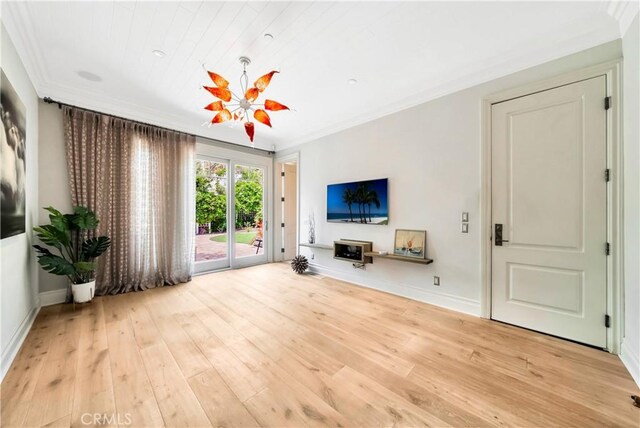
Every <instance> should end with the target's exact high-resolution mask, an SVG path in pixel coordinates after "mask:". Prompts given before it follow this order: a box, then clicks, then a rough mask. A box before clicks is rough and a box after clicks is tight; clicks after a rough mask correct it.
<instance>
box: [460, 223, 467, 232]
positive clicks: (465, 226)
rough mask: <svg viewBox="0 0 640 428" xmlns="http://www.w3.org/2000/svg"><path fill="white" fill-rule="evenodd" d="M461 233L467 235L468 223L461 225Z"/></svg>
mask: <svg viewBox="0 0 640 428" xmlns="http://www.w3.org/2000/svg"><path fill="white" fill-rule="evenodd" d="M461 232H462V233H469V223H462V229H461Z"/></svg>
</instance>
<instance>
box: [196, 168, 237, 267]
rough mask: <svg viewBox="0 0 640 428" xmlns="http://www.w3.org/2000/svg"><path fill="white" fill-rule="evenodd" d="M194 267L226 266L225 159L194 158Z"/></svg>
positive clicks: (228, 262) (228, 264)
mask: <svg viewBox="0 0 640 428" xmlns="http://www.w3.org/2000/svg"><path fill="white" fill-rule="evenodd" d="M195 197H196V225H195V271H196V272H204V271H209V270H215V269H223V268H227V267H229V266H230V260H231V258H230V256H229V255H230V246H229V227H228V224H229V161H227V160H223V159H215V158H208V157H204V156H199V157H198V159H197V160H196V195H195Z"/></svg>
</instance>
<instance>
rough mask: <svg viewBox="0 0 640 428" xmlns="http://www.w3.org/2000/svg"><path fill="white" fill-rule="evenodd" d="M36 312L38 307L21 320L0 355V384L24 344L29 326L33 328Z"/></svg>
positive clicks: (29, 329)
mask: <svg viewBox="0 0 640 428" xmlns="http://www.w3.org/2000/svg"><path fill="white" fill-rule="evenodd" d="M38 312H40V307H39V306H36V307H35V308H33V309H31V311H30V312H29V314H28V315H27V316H26V317H25V319H24V320H22V323H21V324H20V327H18V330H17V331H16V332H15V334H14V335H13V337H12V338H11V341H10V342H9V346H7V349H6V350H5V352H4V353H3V354H2V362H0V382H2V380H3V379H4V376H5V375H6V374H7V372H8V371H9V368H10V367H11V364H12V363H13V360H14V358H15V357H16V355H17V354H18V351H19V350H20V347H21V346H22V344H23V343H24V340H25V339H26V338H27V335H28V334H29V331H31V326H33V321H35V319H36V316H38Z"/></svg>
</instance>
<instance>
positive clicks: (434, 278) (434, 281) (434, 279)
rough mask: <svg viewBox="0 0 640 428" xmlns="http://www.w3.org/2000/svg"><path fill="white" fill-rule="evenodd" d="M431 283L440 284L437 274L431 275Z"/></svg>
mask: <svg viewBox="0 0 640 428" xmlns="http://www.w3.org/2000/svg"><path fill="white" fill-rule="evenodd" d="M433 285H438V286H439V285H440V277H439V276H434V277H433Z"/></svg>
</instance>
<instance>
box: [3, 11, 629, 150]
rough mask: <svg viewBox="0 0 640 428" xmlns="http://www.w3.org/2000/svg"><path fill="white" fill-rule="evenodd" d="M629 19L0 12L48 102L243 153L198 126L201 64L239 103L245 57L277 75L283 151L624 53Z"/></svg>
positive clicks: (234, 138) (223, 133) (585, 14)
mask: <svg viewBox="0 0 640 428" xmlns="http://www.w3.org/2000/svg"><path fill="white" fill-rule="evenodd" d="M621 9H624V7H621V6H620V3H616V4H615V6H612V4H610V3H609V2H601V1H596V2H543V3H541V2H521V3H516V2H477V1H476V2H224V3H223V2H208V1H205V2H200V1H196V2H146V1H138V2H112V1H108V2H16V3H7V2H2V20H3V22H5V26H6V28H7V31H8V32H9V34H10V35H11V38H12V39H13V41H14V43H15V44H16V47H17V48H18V51H19V52H20V53H21V56H22V59H23V62H24V63H25V66H26V67H27V70H28V71H29V74H30V76H31V78H32V80H33V82H34V85H35V87H36V90H37V91H38V94H39V95H40V96H42V97H44V96H49V97H52V98H54V99H57V100H61V101H64V102H69V103H72V104H77V105H80V106H83V107H87V108H92V109H97V110H100V111H104V112H108V113H113V114H117V115H121V116H125V117H129V118H132V119H137V120H141V121H145V122H151V123H155V124H158V125H161V126H166V127H170V128H175V129H179V130H182V131H187V132H192V133H196V134H198V135H202V136H207V137H211V138H217V139H221V140H224V141H230V142H235V143H242V144H248V141H247V138H246V136H245V135H244V130H243V129H242V127H241V126H240V127H238V126H236V128H230V127H229V126H228V125H226V124H220V125H215V126H212V127H211V128H207V127H203V126H201V124H202V123H203V122H205V121H207V120H210V118H211V114H210V112H208V111H205V110H203V109H202V108H203V107H204V106H205V105H206V104H208V103H209V102H211V101H213V98H212V96H211V95H210V94H208V93H207V92H206V91H204V90H203V89H202V85H203V84H210V82H209V80H208V77H207V75H206V73H205V72H204V71H203V68H202V64H203V63H204V64H206V66H207V68H208V69H210V70H213V71H216V72H217V73H219V74H221V75H223V76H225V77H226V78H227V79H228V80H229V81H230V82H231V85H232V89H235V88H237V86H238V83H237V82H238V78H239V76H240V73H241V66H240V64H239V62H238V57H239V56H241V55H247V56H249V57H250V58H251V60H252V63H251V65H250V66H249V68H248V72H249V78H250V82H253V80H254V79H255V78H257V77H259V76H260V75H262V74H264V73H266V72H268V71H270V70H273V69H275V70H280V71H281V73H280V74H277V75H275V77H274V78H273V80H272V82H271V85H270V86H269V87H268V88H267V90H266V91H265V93H264V94H263V95H261V99H263V98H264V96H265V95H267V96H268V98H271V99H275V100H277V101H280V102H282V103H284V104H287V105H288V106H290V107H291V108H292V109H295V111H291V112H287V111H283V112H274V113H273V114H271V118H272V124H273V129H269V128H266V127H264V126H262V125H261V124H259V123H258V124H256V147H262V148H269V149H271V148H272V147H273V145H276V147H277V148H278V149H282V148H284V147H287V146H290V145H293V144H296V143H300V142H305V141H308V140H310V139H312V138H316V137H319V136H322V135H326V134H329V133H331V132H335V131H337V130H339V129H343V128H346V127H349V126H353V125H356V124H358V123H362V122H365V121H368V120H372V119H375V118H377V117H380V116H382V115H385V114H389V113H391V112H394V111H398V110H401V109H404V108H407V107H409V106H412V105H415V104H418V103H421V102H424V101H426V100H429V99H432V98H435V97H437V96H441V95H443V94H445V93H448V92H452V91H454V90H459V89H462V88H464V87H468V86H472V85H475V84H477V83H480V82H481V81H486V80H489V79H493V78H496V77H499V76H501V75H504V74H508V73H512V72H514V71H517V70H519V69H523V68H526V67H530V66H533V65H536V64H539V63H542V62H545V61H548V60H551V59H554V58H557V57H560V56H563V55H567V54H570V53H573V52H576V51H579V50H582V49H586V48H588V47H591V46H595V45H597V44H600V43H604V42H607V41H610V40H613V39H616V38H618V37H620V26H619V23H618V20H619V19H620V16H621V14H622V12H621V11H620V10H621ZM264 33H271V34H273V36H274V39H273V40H271V41H269V40H267V39H266V38H265V37H264V36H263V35H264ZM154 49H160V50H162V51H164V52H166V54H167V55H166V56H165V57H164V58H158V57H157V56H155V55H153V54H152V51H153V50H154ZM78 71H88V72H90V73H94V74H96V75H98V76H100V77H101V78H102V80H101V81H100V82H92V81H88V80H85V79H82V78H80V77H79V76H78V74H77V73H78ZM350 78H355V79H357V80H358V84H356V85H349V84H347V80H348V79H350Z"/></svg>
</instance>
